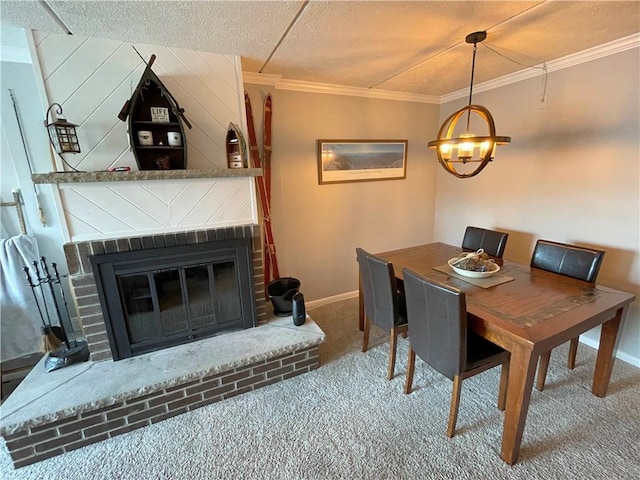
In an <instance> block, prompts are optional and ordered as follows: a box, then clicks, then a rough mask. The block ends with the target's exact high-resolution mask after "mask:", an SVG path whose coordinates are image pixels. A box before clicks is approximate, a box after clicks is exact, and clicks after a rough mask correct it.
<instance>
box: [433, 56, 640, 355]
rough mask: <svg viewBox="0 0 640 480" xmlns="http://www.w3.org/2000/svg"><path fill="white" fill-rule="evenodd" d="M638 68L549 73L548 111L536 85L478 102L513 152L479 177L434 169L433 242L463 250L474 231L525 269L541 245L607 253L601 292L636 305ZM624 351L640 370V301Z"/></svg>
mask: <svg viewBox="0 0 640 480" xmlns="http://www.w3.org/2000/svg"><path fill="white" fill-rule="evenodd" d="M639 58H640V57H639V50H638V49H637V48H636V49H633V50H628V51H625V52H622V53H618V54H615V55H611V56H608V57H605V58H601V59H598V60H594V61H591V62H588V63H584V64H581V65H577V66H574V67H571V68H568V69H565V70H560V71H557V72H553V73H551V74H550V75H549V80H548V95H549V96H548V103H547V106H546V108H538V103H539V100H538V99H539V95H540V90H541V78H540V77H539V78H534V79H530V80H527V81H523V82H519V83H516V84H513V85H509V86H505V87H502V88H499V89H496V90H492V91H489V92H485V93H482V94H478V95H474V98H473V100H474V103H479V104H481V105H484V106H486V107H487V108H489V110H490V111H491V112H492V114H493V116H494V119H495V122H496V129H497V133H498V134H499V135H510V136H511V137H512V143H511V145H509V146H505V147H501V148H500V149H499V151H498V154H497V157H496V159H495V160H494V161H493V162H492V163H491V164H489V165H488V166H487V167H486V169H485V170H484V171H483V172H482V173H481V174H480V175H479V176H477V177H474V178H471V179H464V180H459V179H457V178H455V177H453V176H451V175H449V174H447V173H446V172H445V171H444V170H443V169H438V179H437V193H436V209H435V221H434V240H439V241H445V242H449V243H456V242H459V241H460V239H461V234H462V232H463V231H464V228H465V226H466V225H468V224H473V225H478V226H483V227H488V228H496V229H501V230H505V231H507V232H510V237H509V241H508V243H507V248H506V251H505V257H506V258H508V259H511V260H515V261H518V262H521V263H528V262H529V260H530V258H531V252H532V250H533V246H534V244H535V241H536V239H537V238H545V239H549V240H556V241H560V242H566V243H575V244H578V245H586V246H593V247H597V248H601V249H603V250H606V255H605V257H604V261H603V265H602V268H601V270H600V274H599V276H598V282H599V283H602V284H604V285H607V286H611V287H614V288H619V289H621V290H625V291H628V292H632V293H635V294H636V295H637V296H640V291H639V284H640V278H639V277H640V258H639V257H640V238H639V234H640V221H639V215H640V214H639V201H640V188H639V182H640V171H639V164H640V161H639V160H640V146H639V145H640V138H639V136H640V120H639V117H640V108H639V105H640V99H639V82H638V72H639V71H640V65H639ZM464 103H465V102H464V100H460V101H458V102H455V105H454V104H449V105H444V106H443V108H442V111H441V113H440V117H441V120H443V119H444V118H445V117H446V116H447V115H448V114H449V113H451V112H452V111H453V110H454V109H456V108H459V105H461V104H464ZM598 338H599V336H598V334H597V332H596V331H592V332H589V334H588V335H587V336H586V340H587V341H589V340H590V341H592V342H593V341H597V339H598ZM619 348H620V353H622V354H623V355H622V356H621V358H626V357H625V356H624V355H629V356H630V357H633V358H635V361H636V362H639V361H640V319H639V312H638V301H636V302H635V303H634V304H633V305H632V308H631V309H630V312H629V315H628V318H627V321H626V325H625V328H624V331H623V335H622V338H621V340H620V344H619Z"/></svg>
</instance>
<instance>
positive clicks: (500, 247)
mask: <svg viewBox="0 0 640 480" xmlns="http://www.w3.org/2000/svg"><path fill="white" fill-rule="evenodd" d="M508 238H509V234H508V233H505V232H498V231H496V230H487V229H485V228H479V227H467V229H466V230H465V232H464V237H463V239H462V249H463V250H466V251H474V252H475V251H476V250H478V249H479V248H482V249H483V250H484V251H485V252H486V253H487V254H488V255H491V256H492V257H496V258H502V255H503V254H504V249H505V247H506V246H507V239H508Z"/></svg>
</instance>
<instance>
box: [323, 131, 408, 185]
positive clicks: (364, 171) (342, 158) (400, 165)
mask: <svg viewBox="0 0 640 480" xmlns="http://www.w3.org/2000/svg"><path fill="white" fill-rule="evenodd" d="M407 146H408V141H407V140H317V150H318V184H319V185H326V184H331V183H349V182H370V181H377V180H402V179H405V178H406V176H407Z"/></svg>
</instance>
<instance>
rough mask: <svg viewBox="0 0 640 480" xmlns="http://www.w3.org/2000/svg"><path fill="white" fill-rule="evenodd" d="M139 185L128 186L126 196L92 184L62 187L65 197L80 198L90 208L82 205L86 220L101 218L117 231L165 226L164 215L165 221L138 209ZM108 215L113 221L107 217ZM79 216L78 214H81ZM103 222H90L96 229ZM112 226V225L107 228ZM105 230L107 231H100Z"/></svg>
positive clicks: (139, 202) (140, 203) (166, 222)
mask: <svg viewBox="0 0 640 480" xmlns="http://www.w3.org/2000/svg"><path fill="white" fill-rule="evenodd" d="M140 191H141V188H140V187H139V186H138V188H135V189H130V190H129V191H128V192H127V191H125V192H124V193H125V194H126V193H128V194H129V195H126V196H123V195H121V194H118V192H117V191H115V190H114V189H112V188H110V187H95V186H88V185H87V186H84V185H83V186H76V187H74V188H70V189H67V190H65V199H70V200H74V201H78V200H79V199H84V200H85V202H84V203H86V204H88V205H90V207H88V208H86V210H85V212H86V213H85V215H86V217H84V218H86V219H87V220H89V219H90V218H100V217H105V218H106V220H105V222H104V224H107V223H108V224H110V225H115V226H117V227H118V230H121V229H127V230H134V229H135V228H142V229H150V228H162V227H165V226H168V224H169V222H168V217H166V218H165V222H164V223H163V222H162V219H160V218H157V217H152V216H151V215H149V214H148V213H146V212H145V211H144V210H142V209H141V208H140V206H141V205H142V201H141V197H140V196H139V192H140ZM111 217H113V218H114V219H116V220H117V221H113V220H111ZM81 218H82V217H81ZM102 224H103V222H102V221H101V220H100V223H98V221H95V220H94V221H93V222H92V225H94V226H96V228H100V225H102ZM109 228H113V227H109ZM104 231H105V232H106V231H109V230H104Z"/></svg>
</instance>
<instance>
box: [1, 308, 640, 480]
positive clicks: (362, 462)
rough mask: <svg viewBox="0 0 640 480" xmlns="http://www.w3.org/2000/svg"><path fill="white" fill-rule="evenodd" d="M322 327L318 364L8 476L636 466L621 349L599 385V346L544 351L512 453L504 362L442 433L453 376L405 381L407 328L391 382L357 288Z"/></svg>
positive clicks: (471, 390) (583, 474)
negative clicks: (506, 434) (601, 391)
mask: <svg viewBox="0 0 640 480" xmlns="http://www.w3.org/2000/svg"><path fill="white" fill-rule="evenodd" d="M309 313H310V315H311V317H312V318H313V319H314V321H316V323H317V324H318V325H319V326H320V327H321V328H322V329H323V330H324V331H325V333H326V336H327V340H326V342H325V343H324V344H322V345H321V346H320V360H321V366H320V368H319V369H317V370H315V371H313V372H311V373H308V374H304V375H301V376H298V377H295V378H292V379H289V380H286V381H284V382H281V383H278V384H275V385H270V386H268V387H265V388H262V389H259V390H256V391H255V392H250V393H247V394H244V395H240V396H238V397H234V398H231V399H229V400H225V401H223V402H219V403H216V404H213V405H209V406H206V407H203V408H200V409H198V410H195V411H192V412H189V413H185V414H183V415H180V416H177V417H173V418H171V419H168V420H165V421H162V422H159V423H157V424H154V425H152V426H150V427H146V428H144V429H141V430H136V431H133V432H130V433H127V434H124V435H121V436H118V437H116V438H113V439H109V440H106V441H103V442H100V443H97V444H94V445H89V446H87V447H84V448H82V449H79V450H75V451H73V452H70V453H66V454H64V455H60V456H57V457H54V458H50V459H48V460H45V461H42V462H39V463H36V464H34V465H29V466H27V467H23V468H20V469H18V470H14V468H13V465H12V463H11V460H10V458H9V454H8V452H7V450H6V446H5V445H4V442H1V443H0V477H1V478H3V479H4V480H31V479H33V480H35V479H37V480H56V479H60V480H62V479H65V480H81V479H87V480H98V479H105V480H106V479H109V480H111V479H131V480H147V479H158V480H160V479H171V480H174V479H176V480H180V479H197V480H205V479H274V480H277V479H282V480H289V479H291V480H298V479H301V480H302V479H312V480H315V479H318V480H320V479H322V480H324V479H376V480H377V479H460V480H462V479H635V478H638V475H639V474H640V429H639V427H640V409H639V408H638V405H639V404H640V369H638V368H636V367H634V366H631V365H629V364H626V363H624V362H621V361H619V360H618V361H616V363H615V364H614V368H613V374H612V378H611V383H610V386H609V392H608V394H607V396H606V397H605V398H597V397H595V396H594V395H592V394H591V391H590V388H591V379H592V375H593V366H594V364H595V351H594V350H593V349H591V348H589V347H587V346H585V345H582V344H581V345H580V347H579V350H578V360H577V365H576V368H575V370H573V371H570V370H568V369H567V368H566V363H565V362H566V355H567V348H566V347H565V346H563V347H560V348H558V349H556V350H554V351H553V354H552V358H551V364H550V367H549V373H548V376H547V386H546V388H545V391H544V392H538V391H536V390H534V392H533V395H532V399H531V406H530V408H529V415H528V418H527V425H526V428H525V431H524V438H523V442H522V448H521V453H520V458H519V461H518V463H517V464H516V465H514V466H508V465H506V464H505V463H504V462H503V461H502V460H501V459H500V458H499V450H500V440H501V434H502V422H503V413H502V412H500V411H499V410H498V409H497V408H496V400H497V393H498V383H499V369H493V370H490V371H488V372H485V373H482V374H480V375H477V376H475V377H472V378H470V379H467V380H465V381H464V382H463V386H462V396H461V403H460V411H459V415H458V424H457V430H456V436H455V437H454V438H452V439H449V438H447V437H446V435H445V432H446V424H447V419H448V412H449V403H450V400H451V387H452V382H451V381H450V380H448V379H447V378H445V377H443V376H441V375H440V374H438V373H437V372H435V371H434V370H433V369H431V368H429V367H427V366H426V365H425V364H424V363H423V362H422V361H420V360H418V361H417V362H416V374H415V378H414V391H413V392H412V393H411V394H410V395H405V394H403V393H402V387H403V385H404V373H405V368H406V355H407V348H408V339H400V341H399V346H398V362H397V364H396V375H395V377H394V378H393V380H391V381H387V380H386V378H385V374H386V362H387V354H388V342H387V339H386V335H384V334H382V332H380V331H379V330H378V329H375V328H374V329H372V341H371V349H370V350H369V351H368V352H366V353H362V352H361V339H362V334H361V333H360V332H359V331H358V329H357V299H355V298H354V299H348V300H343V301H340V302H336V303H334V304H331V305H325V306H321V307H317V308H314V309H311V310H310V311H309Z"/></svg>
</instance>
